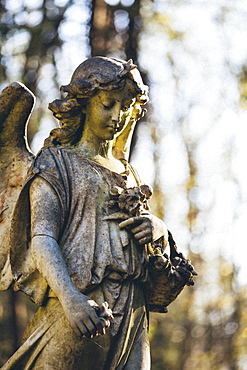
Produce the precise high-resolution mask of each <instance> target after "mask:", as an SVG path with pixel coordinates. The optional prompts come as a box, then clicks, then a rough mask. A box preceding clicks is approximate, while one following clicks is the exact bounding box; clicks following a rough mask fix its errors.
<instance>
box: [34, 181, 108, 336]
mask: <svg viewBox="0 0 247 370" xmlns="http://www.w3.org/2000/svg"><path fill="white" fill-rule="evenodd" d="M30 204H31V220H32V222H31V230H32V236H33V237H32V243H31V248H32V257H33V259H34V261H35V263H36V266H37V268H38V270H39V271H40V273H41V274H42V275H43V276H44V278H45V279H46V281H47V283H48V284H49V286H50V288H51V289H52V291H53V292H54V293H55V295H56V296H57V297H58V299H59V301H60V303H61V305H62V306H63V309H64V312H65V315H66V316H67V318H68V320H69V322H70V324H71V326H72V328H73V329H74V331H75V332H76V334H78V335H79V336H80V335H86V336H88V337H91V336H94V335H96V334H97V333H100V334H104V332H105V327H107V326H109V324H108V323H107V322H106V323H104V321H103V320H100V319H99V317H98V315H97V313H96V310H95V308H94V307H96V306H97V304H96V302H94V301H93V300H91V299H90V298H89V297H87V296H85V295H84V294H82V293H80V292H79V291H78V290H77V289H76V287H75V286H74V284H73V283H72V281H71V279H70V276H69V274H68V271H67V267H66V264H65V261H64V259H63V256H62V253H61V249H60V247H59V245H58V243H57V241H56V240H57V237H58V232H59V226H60V225H59V222H60V220H59V217H58V216H59V210H60V204H59V200H58V197H57V195H56V193H55V191H54V189H53V188H52V187H51V186H50V185H49V183H48V182H46V181H45V180H44V179H42V178H41V177H37V178H35V179H34V181H33V182H32V184H31V186H30Z"/></svg>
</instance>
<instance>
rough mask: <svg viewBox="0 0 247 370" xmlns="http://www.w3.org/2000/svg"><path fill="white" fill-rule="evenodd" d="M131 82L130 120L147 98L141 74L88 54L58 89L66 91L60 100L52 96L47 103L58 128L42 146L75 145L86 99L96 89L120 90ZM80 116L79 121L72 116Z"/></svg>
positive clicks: (122, 63) (136, 116)
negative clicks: (132, 109) (132, 110)
mask: <svg viewBox="0 0 247 370" xmlns="http://www.w3.org/2000/svg"><path fill="white" fill-rule="evenodd" d="M127 80H128V81H131V82H132V87H133V97H135V98H136V107H138V108H136V109H134V116H133V119H135V120H138V119H139V118H141V117H142V116H143V114H144V113H145V110H144V109H143V108H142V105H144V104H146V102H147V101H148V87H147V86H146V85H144V84H143V81H142V78H141V75H140V73H139V71H138V69H137V68H136V65H134V64H133V62H132V60H129V61H128V62H125V61H122V60H119V59H115V58H106V57H92V58H89V59H87V60H85V61H84V62H83V63H81V64H80V65H79V66H78V67H77V68H76V70H75V71H74V73H73V75H72V78H71V81H70V83H69V84H68V85H63V86H61V88H60V90H61V91H62V92H65V93H67V96H66V97H65V98H64V99H56V100H54V101H53V102H52V103H50V104H49V107H48V108H49V109H50V110H51V111H52V112H53V115H54V116H55V117H56V118H57V119H59V120H60V126H61V128H58V129H54V130H52V131H51V133H50V136H49V137H48V138H47V139H46V140H45V145H49V146H54V145H55V146H56V145H75V144H76V143H77V142H78V141H79V140H80V138H81V135H82V132H83V126H84V121H85V114H84V113H82V108H83V107H85V106H86V104H87V98H90V97H92V96H94V95H95V94H96V93H97V91H98V90H104V91H112V90H120V91H121V90H122V89H124V87H125V84H126V81H127ZM78 116H81V120H78V119H76V120H75V119H73V118H76V117H78Z"/></svg>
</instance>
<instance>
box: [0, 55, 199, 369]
mask: <svg viewBox="0 0 247 370" xmlns="http://www.w3.org/2000/svg"><path fill="white" fill-rule="evenodd" d="M61 91H63V92H65V93H67V96H66V97H65V98H64V99H61V100H55V101H54V102H52V103H51V104H50V105H49V109H50V110H51V111H52V112H53V114H54V116H55V117H56V118H57V119H58V120H59V122H60V128H57V129H54V130H52V131H51V133H50V136H49V137H48V138H47V139H46V140H45V143H44V147H43V148H42V149H41V150H40V152H39V153H38V154H37V156H36V157H35V158H34V156H33V155H32V154H31V153H30V151H29V150H28V149H27V146H26V144H25V140H24V127H25V123H26V121H27V118H28V115H29V114H30V112H31V109H32V105H33V102H34V98H33V96H32V94H31V93H30V92H29V91H28V90H27V89H26V88H25V87H24V86H23V85H20V84H18V83H14V84H12V85H10V86H9V87H7V88H6V89H5V90H4V91H3V92H2V95H1V97H0V99H1V100H2V105H1V108H0V120H1V148H0V150H1V152H0V154H1V162H0V164H1V167H0V170H1V174H2V176H1V179H3V180H2V184H1V186H2V188H1V198H0V200H1V203H0V205H1V207H2V208H1V209H0V217H1V221H2V222H1V223H0V227H1V229H0V231H1V235H3V237H4V240H3V242H1V243H2V245H1V255H0V257H1V259H0V263H1V264H0V268H1V289H7V288H8V287H9V286H11V287H13V288H14V289H15V290H22V291H23V292H25V293H26V294H27V295H28V296H29V297H30V298H31V299H32V300H33V301H34V302H36V303H37V305H38V306H39V308H38V311H37V312H36V314H35V315H34V317H33V319H32V320H31V322H30V324H29V325H28V327H27V329H26V332H25V334H24V340H23V344H22V345H21V347H20V348H19V349H18V350H17V351H16V353H15V354H14V355H13V356H12V357H11V358H10V359H9V360H8V362H7V363H6V364H5V365H4V366H3V368H2V369H3V370H7V369H12V370H13V369H16V370H17V369H18V370H22V369H23V370H24V369H25V370H27V369H46V370H52V369H54V370H55V369H56V370H58V369H61V370H62V369H64V370H65V369H66V370H77V369H97V370H100V369H102V370H103V369H104V370H113V369H119V370H120V369H125V370H127V369H135V370H137V369H150V349H149V341H148V312H149V311H156V312H166V307H167V305H168V304H169V303H171V302H172V301H173V300H174V299H175V298H176V296H177V295H178V294H179V293H180V292H181V290H182V289H183V287H184V286H185V285H193V275H195V274H196V272H195V271H194V269H193V266H192V265H191V264H190V262H189V261H188V260H186V259H185V258H184V257H183V255H182V254H181V253H178V252H177V249H176V245H175V243H174V241H173V239H172V236H171V234H170V233H169V232H168V231H167V228H166V226H165V224H164V222H163V221H162V220H160V219H158V218H157V217H155V216H154V215H152V214H151V213H150V211H149V208H148V199H149V198H150V197H151V195H152V189H151V188H150V187H149V186H147V185H143V184H141V181H140V179H139V177H138V175H137V173H136V171H135V170H134V168H133V167H132V166H131V165H130V164H129V163H128V157H129V149H130V143H131V138H132V134H133V130H134V127H135V124H136V122H137V120H138V119H139V118H140V117H142V115H143V113H144V112H145V111H144V108H143V105H144V104H145V103H146V102H147V100H148V96H147V93H148V89H147V87H146V86H145V85H144V84H143V82H142V79H141V76H140V73H139V72H138V70H137V68H136V66H135V65H134V64H133V63H132V61H128V62H124V61H121V60H117V59H113V58H104V57H94V58H89V59H87V60H86V61H84V62H83V63H82V64H80V65H79V67H78V68H77V69H76V70H75V72H74V74H73V76H72V79H71V82H70V83H69V84H68V85H65V86H62V87H61ZM30 164H31V167H30V168H29V170H28V173H27V174H26V177H25V172H26V171H27V168H28V167H29V166H30ZM24 177H25V181H24V180H23V179H24ZM10 223H11V227H10ZM166 248H168V249H169V248H170V256H169V257H168V255H167V254H165V253H164V251H165V249H166Z"/></svg>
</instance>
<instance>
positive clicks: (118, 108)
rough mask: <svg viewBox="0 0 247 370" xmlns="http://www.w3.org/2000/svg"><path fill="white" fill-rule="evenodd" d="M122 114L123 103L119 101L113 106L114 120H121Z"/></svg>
mask: <svg viewBox="0 0 247 370" xmlns="http://www.w3.org/2000/svg"><path fill="white" fill-rule="evenodd" d="M120 115H121V103H117V104H115V105H114V107H113V108H112V120H113V121H114V122H119V121H120Z"/></svg>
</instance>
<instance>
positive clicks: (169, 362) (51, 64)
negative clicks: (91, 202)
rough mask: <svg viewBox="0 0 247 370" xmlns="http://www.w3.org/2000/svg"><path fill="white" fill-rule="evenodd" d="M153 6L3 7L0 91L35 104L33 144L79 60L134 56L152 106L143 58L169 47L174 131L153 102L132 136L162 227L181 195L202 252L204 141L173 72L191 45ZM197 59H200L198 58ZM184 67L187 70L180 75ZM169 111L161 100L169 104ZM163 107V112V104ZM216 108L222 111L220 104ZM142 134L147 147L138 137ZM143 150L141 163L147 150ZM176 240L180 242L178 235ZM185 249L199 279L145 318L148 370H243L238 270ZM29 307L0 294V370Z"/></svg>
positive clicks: (113, 2)
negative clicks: (173, 147) (174, 179)
mask: <svg viewBox="0 0 247 370" xmlns="http://www.w3.org/2000/svg"><path fill="white" fill-rule="evenodd" d="M157 3H158V2H156V1H151V0H138V1H132V0H121V1H120V0H119V1H118V0H107V1H104V0H92V1H86V0H84V1H79V0H35V1H34V0H19V1H18V2H17V1H15V0H1V25H0V32H1V59H0V78H1V81H0V85H1V87H4V86H5V85H6V84H8V83H10V82H12V81H13V80H20V81H22V82H23V83H25V85H26V86H28V87H29V88H30V89H31V91H32V92H33V93H34V94H35V95H36V96H37V99H38V100H37V104H36V108H35V111H34V113H33V115H32V119H31V122H30V125H29V141H31V140H32V138H33V137H34V134H35V132H36V131H37V129H38V127H41V126H42V124H43V123H42V122H45V124H46V122H47V121H46V120H47V118H46V117H47V104H48V103H49V102H50V101H52V100H53V99H55V98H58V97H59V86H60V84H61V83H66V82H67V81H65V79H69V78H70V75H71V72H72V71H73V69H74V68H75V67H76V65H77V64H78V60H80V61H82V60H83V59H85V58H86V57H89V56H90V55H93V56H94V55H105V56H113V57H118V58H123V59H129V58H132V59H133V60H134V62H135V63H137V64H138V65H140V66H141V68H142V69H143V70H144V71H145V73H144V77H145V80H146V81H147V83H148V84H149V85H150V90H151V101H152V99H153V98H154V97H155V98H156V99H157V100H158V98H159V97H158V96H157V94H156V95H155V86H154V80H153V77H152V73H153V74H154V73H155V71H156V68H153V66H152V70H151V68H150V69H149V67H148V65H149V64H148V60H147V59H148V58H151V57H153V58H155V55H152V56H151V55H150V54H149V55H148V53H145V51H147V50H149V49H152V45H151V43H152V40H154V38H156V40H159V41H161V40H163V39H165V40H168V41H169V45H173V46H174V50H175V51H174V50H172V49H171V48H170V49H169V48H167V49H166V50H165V51H164V54H163V58H162V59H160V60H159V67H162V64H164V65H166V66H167V69H166V71H167V70H169V71H170V73H171V75H172V78H173V85H172V86H170V85H169V84H168V83H169V80H168V79H167V78H166V76H165V75H164V74H158V77H156V78H157V79H158V80H160V81H161V84H162V89H163V90H165V89H166V88H167V86H166V83H167V84H168V85H169V86H168V87H169V88H171V89H173V91H175V93H174V95H175V99H176V101H175V103H174V102H172V103H173V104H177V106H176V107H177V108H178V107H180V108H181V107H182V108H184V110H182V109H180V110H179V109H175V111H176V114H175V115H174V116H172V117H171V118H172V119H171V120H173V121H174V126H172V124H170V123H169V119H170V117H168V118H167V117H165V118H163V121H162V122H161V123H160V115H161V114H160V111H159V112H157V108H156V107H157V102H156V101H155V102H153V107H152V105H151V104H150V105H149V107H148V108H149V116H148V117H147V119H146V121H143V122H142V123H141V124H140V125H139V128H140V130H138V136H139V137H141V139H140V140H144V139H145V140H149V141H148V148H149V150H150V151H151V152H152V158H151V161H152V166H153V167H154V170H153V179H152V182H153V188H154V197H153V200H152V209H153V210H154V213H155V214H156V215H157V216H159V217H160V218H162V219H166V217H167V214H169V209H170V203H171V202H174V193H175V192H176V191H177V189H178V187H180V188H179V189H182V190H181V194H182V195H181V197H182V198H180V199H183V201H184V202H185V203H186V207H185V208H186V211H185V212H184V213H183V219H184V221H183V222H184V224H183V227H184V228H186V230H188V231H189V233H190V234H191V235H192V234H193V235H194V234H195V235H199V236H198V241H197V243H198V244H200V242H201V240H202V237H203V235H204V233H205V230H199V231H198V225H197V224H198V223H199V224H200V220H199V219H200V217H201V214H202V213H203V209H202V208H200V207H199V206H198V202H196V201H195V196H194V197H193V194H194V193H195V190H196V189H198V188H200V178H199V174H198V173H199V168H198V160H197V157H196V153H197V151H198V146H199V144H200V143H201V142H202V140H203V139H204V137H203V135H202V137H199V140H198V137H193V136H192V135H190V134H188V130H187V131H186V127H187V126H188V117H187V114H188V111H189V110H190V109H191V108H193V107H195V106H196V101H191V100H190V96H189V94H188V93H187V91H186V88H185V87H184V85H183V78H184V75H182V72H181V71H183V72H184V70H183V69H182V66H181V65H180V64H179V61H180V59H181V54H182V52H184V50H187V49H189V48H190V47H191V45H188V44H185V39H186V37H185V36H186V35H185V34H186V30H183V29H182V28H181V27H179V26H178V25H176V26H174V23H173V19H172V16H171V13H169V12H164V11H159V9H158V7H157ZM183 3H184V4H185V5H186V1H185V0H184V1H181V0H178V1H174V6H177V7H179V6H180V5H181V4H183ZM230 10H231V9H230V8H227V9H226V7H224V6H221V5H219V14H218V17H217V19H215V22H216V23H217V24H221V23H222V22H224V19H225V18H226V17H227V16H228V15H229V13H230ZM222 24H223V23H222ZM187 32H188V31H187ZM148 36H149V37H148ZM150 40H151V41H150ZM159 45H161V44H159ZM166 45H167V44H166ZM191 50H192V51H191ZM191 50H190V52H188V53H187V54H186V58H187V59H185V60H186V62H187V63H188V61H189V59H190V58H191V59H193V58H194V60H195V63H197V62H198V61H197V60H196V55H197V54H196V50H194V49H193V47H191ZM176 53H177V54H176ZM153 54H155V52H154V53H153ZM200 58H201V59H200ZM200 58H199V61H200V60H202V59H203V58H204V57H203V56H200ZM186 62H185V63H184V62H183V64H185V66H184V65H183V67H184V68H185V72H184V73H185V74H186V73H187V72H186ZM181 64H182V63H181ZM225 65H227V63H225ZM155 66H156V65H155V64H154V67H155ZM228 67H229V66H228ZM230 67H231V66H230ZM230 67H229V69H231V71H230V73H231V74H233V72H232V70H233V68H232V67H231V68H230ZM203 73H204V71H203ZM234 73H235V72H234ZM237 73H238V71H237V72H236V73H235V74H237ZM239 76H240V77H239V81H240V85H239V86H240V90H241V93H242V100H241V103H242V105H246V96H247V94H246V80H247V78H246V76H247V73H246V67H245V66H242V73H241V74H239ZM222 84H223V82H222ZM223 88H224V87H223ZM223 95H224V94H223V93H222V94H221V96H223ZM170 96H172V94H170ZM205 96H206V92H203V98H205ZM162 99H163V98H162ZM168 103H169V102H168V101H165V104H168ZM161 104H163V105H165V104H164V100H162V101H161ZM217 109H218V110H220V109H221V105H220V104H218V101H217ZM160 110H161V109H160ZM167 110H168V109H167ZM214 114H215V116H214V117H213V118H212V122H215V119H216V118H215V117H216V116H217V115H219V111H216V110H215V111H214ZM168 116H169V115H168ZM53 124H54V125H55V123H54V122H53ZM161 124H162V125H163V126H162V125H161ZM169 124H170V126H169ZM172 130H173V131H175V132H176V134H177V136H178V137H179V140H180V142H181V146H182V147H183V150H184V151H183V158H184V163H185V165H184V166H185V167H186V171H185V172H186V174H185V175H184V178H183V180H182V182H181V184H179V186H177V187H176V188H175V187H173V188H172V190H171V192H172V196H171V193H169V192H167V191H166V189H167V188H166V187H165V186H164V183H165V182H169V179H170V177H171V176H172V174H171V171H169V170H167V171H164V170H163V168H164V167H162V165H163V166H164V159H163V158H162V157H161V153H163V152H164V144H163V138H164V137H169V138H171V134H170V132H171V131H172ZM143 131H145V132H146V133H147V135H146V136H148V139H147V138H145V137H144V136H141V132H143ZM168 140H169V139H168ZM167 144H169V143H168V142H167ZM135 149H136V148H135ZM141 150H142V153H141V156H143V155H144V154H143V147H142V149H141ZM174 166H175V165H173V167H174ZM230 176H231V175H230ZM179 206H180V205H179ZM181 208H182V207H181ZM207 211H208V210H207V209H206V211H205V212H207ZM175 222H176V220H175ZM203 227H204V226H203ZM196 233H197V234H196ZM174 237H175V239H176V235H174ZM215 243H216V241H215ZM186 247H187V252H188V254H189V257H190V258H191V260H192V261H193V264H194V265H195V268H196V270H197V271H198V273H199V277H198V278H197V279H196V285H195V287H193V288H187V287H186V288H185V289H184V291H183V292H182V294H181V295H180V296H179V298H178V299H177V300H176V301H175V302H174V303H172V304H171V306H170V307H169V311H168V313H167V314H166V315H161V314H151V315H150V339H151V353H152V369H153V370H180V369H181V370H187V369H190V370H201V369H203V370H206V369H212V370H228V369H229V370H235V369H236V370H237V369H243V370H244V369H247V354H246V348H247V329H246V324H245V323H246V320H247V308H246V304H245V301H246V298H247V289H246V288H244V287H241V286H239V283H238V280H237V270H236V267H235V265H234V263H233V262H231V261H229V259H226V258H225V256H224V254H223V253H221V254H220V256H219V257H217V258H215V259H212V258H206V256H205V255H206V253H200V248H199V249H198V251H197V253H195V250H193V251H194V253H193V252H192V251H190V245H189V242H188V243H187V245H186ZM206 252H207V251H206ZM35 309H36V308H35V306H34V305H33V304H32V303H31V302H30V301H29V300H28V299H27V298H26V297H25V296H24V295H23V294H19V293H13V292H11V291H7V292H1V295H0V333H1V336H0V344H1V345H0V365H1V364H3V363H4V362H5V361H6V359H7V358H8V356H9V355H10V354H11V353H12V352H13V351H14V350H15V349H16V347H18V346H19V344H20V341H21V336H22V333H23V331H24V328H25V326H26V324H27V322H28V320H29V318H30V316H31V315H32V313H33V312H34V311H35Z"/></svg>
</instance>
